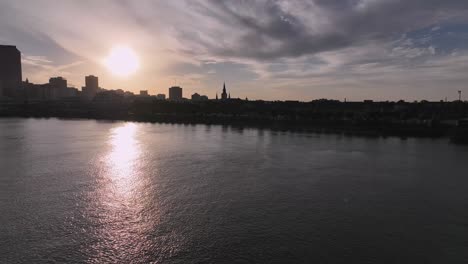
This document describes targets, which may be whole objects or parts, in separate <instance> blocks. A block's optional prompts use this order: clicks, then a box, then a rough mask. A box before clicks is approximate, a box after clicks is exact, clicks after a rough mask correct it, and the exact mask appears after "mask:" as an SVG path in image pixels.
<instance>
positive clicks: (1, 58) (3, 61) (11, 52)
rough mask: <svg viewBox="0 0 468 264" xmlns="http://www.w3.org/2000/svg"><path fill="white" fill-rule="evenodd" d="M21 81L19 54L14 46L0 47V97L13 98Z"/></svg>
mask: <svg viewBox="0 0 468 264" xmlns="http://www.w3.org/2000/svg"><path fill="white" fill-rule="evenodd" d="M22 80H23V77H22V71H21V52H20V51H19V50H18V49H17V48H16V46H4V45H0V96H8V97H14V96H15V95H16V94H17V92H18V90H19V89H20V88H21V84H22Z"/></svg>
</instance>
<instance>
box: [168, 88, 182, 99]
mask: <svg viewBox="0 0 468 264" xmlns="http://www.w3.org/2000/svg"><path fill="white" fill-rule="evenodd" d="M169 100H182V88H181V87H178V86H173V87H171V88H169Z"/></svg>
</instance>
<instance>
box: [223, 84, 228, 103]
mask: <svg viewBox="0 0 468 264" xmlns="http://www.w3.org/2000/svg"><path fill="white" fill-rule="evenodd" d="M221 99H223V100H226V99H228V95H227V92H226V83H224V84H223V93H222V94H221Z"/></svg>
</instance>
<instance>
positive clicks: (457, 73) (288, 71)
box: [0, 0, 468, 101]
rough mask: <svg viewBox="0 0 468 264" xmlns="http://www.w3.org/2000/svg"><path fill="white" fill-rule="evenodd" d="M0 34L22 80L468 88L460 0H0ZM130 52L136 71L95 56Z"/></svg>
mask: <svg viewBox="0 0 468 264" xmlns="http://www.w3.org/2000/svg"><path fill="white" fill-rule="evenodd" d="M0 44H8V45H16V46H17V47H18V49H19V50H20V51H21V52H22V63H23V78H24V79H26V78H28V79H29V81H31V82H34V83H45V82H47V81H48V79H49V77H52V76H63V77H65V78H66V79H67V80H68V82H69V85H72V86H75V87H77V88H81V86H83V85H84V76H85V75H90V74H94V75H97V76H99V80H100V86H101V87H103V88H106V89H124V90H129V91H133V92H138V91H139V90H149V93H150V94H157V93H165V94H167V89H168V87H170V86H172V85H175V84H176V85H180V86H182V87H183V88H184V97H188V98H189V97H190V95H191V94H192V93H194V92H198V93H200V94H206V95H208V96H209V97H210V98H213V97H215V94H216V93H218V94H219V93H220V92H221V89H222V85H223V82H226V86H227V88H228V92H230V93H231V96H232V97H235V98H237V97H239V98H245V97H248V98H249V99H264V100H301V101H309V100H314V99H320V98H328V99H338V100H343V99H344V98H347V100H348V101H352V100H364V99H372V100H400V99H403V100H437V101H438V100H442V99H445V98H446V97H447V98H448V100H454V99H456V98H458V90H462V91H463V92H464V94H466V96H467V97H466V98H468V1H467V0H308V1H306V0H291V1H286V0H276V1H275V0H255V1H253V0H250V1H249V0H174V1H163V0H138V1H130V0H128V1H126V0H100V1H95V0H80V1H74V0H61V1H57V0H34V1H33V0H0ZM115 46H127V47H130V48H131V49H133V50H134V51H135V53H136V54H137V56H138V58H139V60H140V67H139V70H138V71H137V72H136V73H135V74H133V75H131V76H127V77H119V76H115V75H113V74H112V73H110V72H109V70H108V69H107V68H106V67H105V66H104V64H103V60H104V59H105V58H106V56H107V55H108V54H109V52H110V50H111V49H112V48H113V47H115Z"/></svg>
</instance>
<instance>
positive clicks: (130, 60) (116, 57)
mask: <svg viewBox="0 0 468 264" xmlns="http://www.w3.org/2000/svg"><path fill="white" fill-rule="evenodd" d="M104 64H105V65H106V67H107V69H108V70H109V71H110V72H111V73H112V74H114V75H116V76H120V77H127V76H129V75H132V74H134V73H135V72H136V71H137V70H138V68H139V66H140V63H139V60H138V56H137V54H136V53H135V52H134V51H133V50H132V49H131V48H129V47H126V46H116V47H114V48H112V50H111V51H110V53H109V56H108V57H107V58H106V59H105V61H104Z"/></svg>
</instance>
